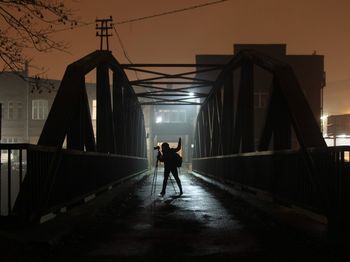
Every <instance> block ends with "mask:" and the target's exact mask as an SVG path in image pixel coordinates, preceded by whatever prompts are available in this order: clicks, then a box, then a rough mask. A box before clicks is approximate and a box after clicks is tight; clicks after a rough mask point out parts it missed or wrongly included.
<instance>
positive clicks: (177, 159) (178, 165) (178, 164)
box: [175, 153, 182, 167]
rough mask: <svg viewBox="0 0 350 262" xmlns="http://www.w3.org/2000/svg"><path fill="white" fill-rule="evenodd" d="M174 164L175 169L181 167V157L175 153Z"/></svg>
mask: <svg viewBox="0 0 350 262" xmlns="http://www.w3.org/2000/svg"><path fill="white" fill-rule="evenodd" d="M175 163H176V167H181V165H182V157H181V156H180V155H179V154H178V153H175Z"/></svg>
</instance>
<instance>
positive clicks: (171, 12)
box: [116, 0, 230, 25]
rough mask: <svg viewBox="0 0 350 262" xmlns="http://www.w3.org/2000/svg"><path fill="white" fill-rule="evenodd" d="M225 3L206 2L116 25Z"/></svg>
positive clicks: (220, 1) (220, 0) (119, 23)
mask: <svg viewBox="0 0 350 262" xmlns="http://www.w3.org/2000/svg"><path fill="white" fill-rule="evenodd" d="M227 1H230V0H219V1H214V2H208V3H204V4H199V5H193V6H189V7H185V8H181V9H175V10H171V11H167V12H163V13H159V14H154V15H148V16H143V17H138V18H133V19H128V20H124V21H120V22H117V23H116V24H117V25H123V24H128V23H133V22H138V21H142V20H146V19H151V18H155V17H159V16H165V15H171V14H175V13H180V12H185V11H190V10H193V9H197V8H202V7H206V6H210V5H216V4H221V3H224V2H227Z"/></svg>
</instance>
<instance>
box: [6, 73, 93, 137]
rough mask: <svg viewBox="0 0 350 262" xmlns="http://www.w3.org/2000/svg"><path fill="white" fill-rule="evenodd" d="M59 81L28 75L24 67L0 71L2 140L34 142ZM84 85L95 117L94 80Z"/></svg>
mask: <svg viewBox="0 0 350 262" xmlns="http://www.w3.org/2000/svg"><path fill="white" fill-rule="evenodd" d="M60 83H61V81H60V80H52V79H39V78H30V77H29V76H28V73H27V71H26V70H25V71H23V72H15V73H14V72H1V73H0V103H1V106H2V115H1V120H2V130H1V131H2V132H1V142H2V143H33V144H36V143H37V141H38V139H39V137H40V134H41V131H42V128H43V126H44V123H45V120H46V118H47V115H48V113H49V111H50V108H51V105H52V103H53V100H54V98H55V95H56V92H57V90H58V88H59V85H60ZM86 86H87V92H88V97H89V102H90V109H91V110H92V117H93V118H95V119H96V98H95V97H96V95H95V84H87V85H86Z"/></svg>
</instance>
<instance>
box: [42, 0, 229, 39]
mask: <svg viewBox="0 0 350 262" xmlns="http://www.w3.org/2000/svg"><path fill="white" fill-rule="evenodd" d="M228 1H230V0H218V1H214V2H207V3H203V4H198V5H193V6H189V7H185V8H180V9H174V10H170V11H166V12H163V13H158V14H153V15H148V16H142V17H137V18H131V19H127V20H123V21H119V22H115V25H124V24H128V23H134V22H139V21H143V20H147V19H152V18H156V17H160V16H165V15H172V14H176V13H180V12H186V11H191V10H193V9H198V8H202V7H207V6H211V5H216V4H221V3H224V2H228ZM92 24H95V21H91V22H85V23H81V24H78V25H76V26H73V27H69V28H62V29H58V30H55V31H52V32H48V33H47V34H52V33H59V32H63V31H68V30H74V29H76V28H80V27H84V26H89V25H92Z"/></svg>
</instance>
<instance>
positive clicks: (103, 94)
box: [96, 65, 115, 153]
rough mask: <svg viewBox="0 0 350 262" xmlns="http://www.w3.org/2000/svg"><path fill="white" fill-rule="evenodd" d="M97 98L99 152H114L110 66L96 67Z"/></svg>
mask: <svg viewBox="0 0 350 262" xmlns="http://www.w3.org/2000/svg"><path fill="white" fill-rule="evenodd" d="M96 72H97V79H96V82H97V83H96V100H97V121H96V122H97V128H96V129H97V131H96V137H97V139H96V147H97V152H104V153H107V152H109V153H114V152H115V140H114V124H113V117H112V105H111V92H110V85H109V74H108V67H107V66H106V65H99V66H98V67H97V69H96Z"/></svg>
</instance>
